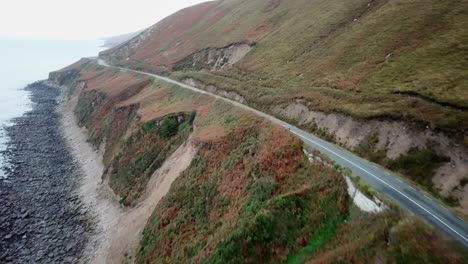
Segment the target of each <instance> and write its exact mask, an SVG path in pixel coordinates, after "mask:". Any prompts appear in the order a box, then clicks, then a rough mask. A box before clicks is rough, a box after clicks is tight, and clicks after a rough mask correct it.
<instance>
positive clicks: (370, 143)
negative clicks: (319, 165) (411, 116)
mask: <svg viewBox="0 0 468 264" xmlns="http://www.w3.org/2000/svg"><path fill="white" fill-rule="evenodd" d="M271 111H272V113H274V114H275V115H277V116H280V117H282V118H284V119H287V120H291V121H293V122H295V123H297V124H298V125H299V126H302V127H305V128H309V129H310V130H312V131H313V132H315V133H318V134H321V135H322V136H324V137H326V138H329V139H331V140H333V141H335V142H337V143H338V144H340V145H342V146H344V147H346V148H347V149H350V150H352V151H355V152H357V153H359V154H361V155H364V156H367V157H369V158H370V159H373V160H374V161H377V162H379V163H381V164H384V165H388V166H390V164H391V163H392V161H395V160H398V159H399V158H400V159H401V158H402V157H405V156H407V155H410V153H414V152H417V151H421V150H427V149H431V150H434V151H435V154H436V155H437V156H440V157H445V158H443V159H441V161H437V160H435V159H434V160H432V163H436V165H437V166H436V167H435V170H434V171H431V170H428V171H427V173H428V174H427V176H426V177H428V178H429V179H430V181H431V182H432V184H433V187H434V190H436V191H437V192H438V193H439V194H441V195H442V196H443V197H446V198H447V197H452V198H455V199H456V200H457V201H458V202H459V204H460V207H461V208H462V211H463V212H464V213H468V185H467V184H466V181H467V179H468V149H467V147H466V146H464V145H463V144H460V142H459V141H457V140H455V139H453V138H449V137H448V136H447V135H445V134H444V133H442V132H436V131H434V130H432V129H430V128H429V127H422V126H420V125H415V124H411V123H408V122H403V121H391V120H362V121H360V120H356V119H353V118H352V117H350V116H347V115H344V114H339V113H324V112H320V111H314V110H312V109H309V108H308V107H307V106H306V105H305V104H304V102H302V101H301V100H296V101H295V102H293V103H289V104H283V105H277V106H273V107H271ZM423 165H424V164H418V163H416V164H412V165H410V164H408V165H407V166H423ZM407 176H409V177H412V175H407ZM413 180H415V181H417V182H418V181H419V180H418V179H415V178H413ZM420 183H423V180H421V182H420ZM423 184H424V183H423ZM429 187H431V186H429Z"/></svg>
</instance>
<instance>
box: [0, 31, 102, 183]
mask: <svg viewBox="0 0 468 264" xmlns="http://www.w3.org/2000/svg"><path fill="white" fill-rule="evenodd" d="M101 45H102V41H55V40H54V41H52V40H17V39H2V38H0V59H1V64H0V151H2V150H4V149H5V144H6V142H7V141H8V138H7V137H6V136H5V133H4V131H3V128H4V127H5V126H8V125H9V124H11V120H12V118H15V117H18V116H21V115H22V114H23V113H25V112H26V111H28V109H29V108H30V104H29V103H30V102H29V98H28V93H27V92H26V91H24V90H23V89H24V87H26V85H27V84H29V83H32V82H35V81H38V80H43V79H47V77H48V74H49V72H51V71H54V70H58V69H61V68H63V67H65V66H67V65H70V64H71V63H73V62H75V61H77V60H79V59H80V58H82V57H91V56H96V55H97V54H98V53H99V51H101V50H103V48H101V47H100V46H101ZM5 165H6V164H5V160H4V159H3V157H2V155H1V154H0V178H4V177H5V173H4V171H3V170H2V169H1V168H3V167H4V166H5Z"/></svg>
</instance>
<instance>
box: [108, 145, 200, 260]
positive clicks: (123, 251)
mask: <svg viewBox="0 0 468 264" xmlns="http://www.w3.org/2000/svg"><path fill="white" fill-rule="evenodd" d="M195 154H196V148H195V146H194V144H193V143H192V142H191V140H190V139H189V140H188V142H186V143H185V144H183V145H181V146H180V147H179V148H178V149H177V150H176V151H175V152H174V153H173V154H172V155H171V156H170V157H169V158H168V159H167V160H166V161H165V162H164V164H163V166H162V167H161V168H159V169H158V170H156V171H155V172H154V173H153V175H152V176H151V180H150V181H149V183H148V185H147V188H146V191H145V194H144V195H143V196H142V197H141V198H140V201H139V202H138V205H137V206H136V207H134V208H126V210H125V211H124V212H123V214H122V216H121V217H120V219H119V221H118V223H117V225H116V228H115V229H114V230H113V232H112V235H111V239H110V247H109V250H108V252H107V257H106V263H123V262H124V260H125V259H132V257H133V253H134V252H136V247H137V245H138V241H139V240H140V236H141V234H142V232H143V228H144V227H145V225H146V222H147V221H148V219H149V217H150V216H151V214H152V213H153V211H154V209H155V208H156V205H157V204H158V203H159V201H160V200H161V198H162V197H164V196H165V195H166V194H167V192H168V191H169V189H170V187H171V185H172V183H173V182H174V181H175V179H176V178H177V177H178V176H179V175H180V173H182V172H183V171H184V170H185V169H186V168H188V166H189V165H190V163H191V162H192V160H193V158H194V157H195Z"/></svg>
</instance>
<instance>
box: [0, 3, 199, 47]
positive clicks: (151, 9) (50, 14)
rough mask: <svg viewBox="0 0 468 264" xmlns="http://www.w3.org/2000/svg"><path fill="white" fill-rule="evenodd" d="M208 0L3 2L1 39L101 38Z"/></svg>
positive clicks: (132, 28) (1, 7)
mask: <svg viewBox="0 0 468 264" xmlns="http://www.w3.org/2000/svg"><path fill="white" fill-rule="evenodd" d="M206 1H207V0H166V1H163V0H2V2H1V4H0V38H29V39H98V38H100V37H108V36H114V35H120V34H123V33H130V32H134V31H137V30H140V29H143V28H146V27H149V26H151V25H153V24H155V23H156V22H158V21H159V20H161V19H163V18H164V17H166V16H168V15H170V14H172V13H174V12H176V11H178V10H180V9H182V8H184V7H188V6H191V5H194V4H198V3H202V2H206Z"/></svg>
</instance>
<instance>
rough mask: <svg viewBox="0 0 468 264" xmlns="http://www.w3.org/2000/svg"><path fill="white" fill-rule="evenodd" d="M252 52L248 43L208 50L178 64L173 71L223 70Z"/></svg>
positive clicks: (196, 53)
mask: <svg viewBox="0 0 468 264" xmlns="http://www.w3.org/2000/svg"><path fill="white" fill-rule="evenodd" d="M251 50H252V45H251V44H247V43H234V44H231V45H229V46H227V47H223V48H206V49H203V50H201V51H198V52H195V53H193V54H191V55H190V56H188V57H186V58H184V59H182V60H180V61H178V62H176V63H175V65H174V66H173V70H174V71H181V70H202V69H207V70H211V71H216V70H222V69H224V68H226V67H231V66H232V65H234V64H235V63H237V62H239V61H240V60H241V59H242V58H244V56H245V55H247V53H249V52H250V51H251Z"/></svg>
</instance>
